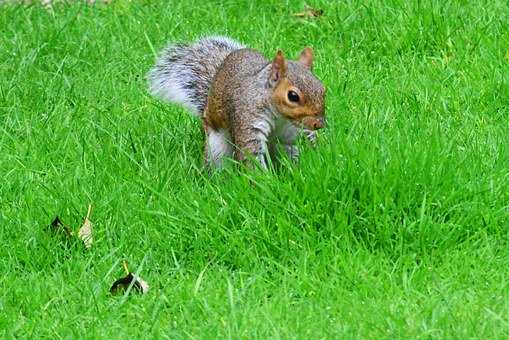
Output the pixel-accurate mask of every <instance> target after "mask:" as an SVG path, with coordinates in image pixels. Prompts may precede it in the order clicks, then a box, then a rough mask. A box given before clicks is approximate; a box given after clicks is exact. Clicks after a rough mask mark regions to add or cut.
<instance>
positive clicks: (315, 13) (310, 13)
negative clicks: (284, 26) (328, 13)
mask: <svg viewBox="0 0 509 340" xmlns="http://www.w3.org/2000/svg"><path fill="white" fill-rule="evenodd" d="M323 13H324V11H323V9H314V8H313V7H310V6H306V8H305V9H304V11H302V12H297V13H294V14H293V16H295V17H299V18H318V17H321V16H322V15H323Z"/></svg>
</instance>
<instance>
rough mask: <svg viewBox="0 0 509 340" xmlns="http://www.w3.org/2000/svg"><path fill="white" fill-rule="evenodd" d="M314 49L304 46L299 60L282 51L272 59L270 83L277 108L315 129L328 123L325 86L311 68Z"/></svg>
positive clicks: (297, 121)
mask: <svg viewBox="0 0 509 340" xmlns="http://www.w3.org/2000/svg"><path fill="white" fill-rule="evenodd" d="M312 68H313V50H312V49H311V48H310V47H306V48H304V50H303V51H302V52H301V54H300V57H299V59H298V60H297V61H293V60H288V61H286V60H285V58H284V56H283V52H281V51H278V52H277V54H276V56H275V57H274V59H273V60H272V67H271V72H270V76H269V82H268V84H269V86H270V87H271V88H272V89H273V92H272V102H273V103H274V106H275V107H276V110H277V111H278V112H279V113H280V114H281V115H282V116H283V117H285V118H286V119H288V120H289V121H291V122H292V123H294V124H296V125H299V126H303V127H306V128H308V129H311V130H317V129H321V128H323V127H324V126H325V87H324V86H323V84H322V82H321V81H320V80H318V78H316V77H315V76H314V75H313V73H312V72H311V71H312Z"/></svg>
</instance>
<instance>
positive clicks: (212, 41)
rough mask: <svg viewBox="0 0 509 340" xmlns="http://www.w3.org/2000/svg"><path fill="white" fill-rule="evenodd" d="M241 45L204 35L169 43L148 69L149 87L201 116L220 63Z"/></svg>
mask: <svg viewBox="0 0 509 340" xmlns="http://www.w3.org/2000/svg"><path fill="white" fill-rule="evenodd" d="M243 47H244V46H243V45H241V44H240V43H238V42H236V41H234V40H232V39H230V38H227V37H220V36H214V37H206V38H203V39H200V40H198V41H196V42H194V43H190V44H184V43H175V44H170V45H169V46H168V47H167V48H166V49H164V50H163V52H162V53H161V55H160V56H159V58H158V60H157V62H156V65H155V66H154V67H153V68H152V69H151V70H150V72H149V75H148V78H149V86H150V91H151V93H152V94H154V95H156V96H158V97H160V98H162V99H165V100H167V101H170V102H174V103H178V104H181V105H183V106H184V107H186V108H187V109H189V110H190V111H191V112H193V113H194V114H196V115H199V116H201V115H202V114H203V110H204V109H205V104H206V101H207V95H208V91H209V89H210V85H211V83H212V80H213V78H214V76H215V74H216V73H217V71H218V69H219V67H220V65H221V64H222V63H223V61H224V60H225V59H226V57H228V55H229V54H230V53H232V52H233V51H236V50H239V49H242V48H243Z"/></svg>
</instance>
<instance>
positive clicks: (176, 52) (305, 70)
mask: <svg viewBox="0 0 509 340" xmlns="http://www.w3.org/2000/svg"><path fill="white" fill-rule="evenodd" d="M312 68H313V50H312V49H311V48H310V47H305V48H304V49H303V50H302V52H301V54H300V56H299V58H298V59H297V60H296V61H293V60H286V59H285V57H284V56H283V52H282V51H281V50H278V51H277V53H276V55H275V57H274V58H273V59H272V61H269V60H268V59H266V58H265V57H264V56H263V55H262V54H261V53H260V52H258V51H256V50H254V49H249V48H246V47H245V46H244V45H242V44H241V43H239V42H237V41H234V40H232V39H230V38H228V37H221V36H212V37H205V38H202V39H199V40H197V41H195V42H191V43H172V44H170V45H169V46H168V47H166V48H165V49H164V50H163V51H162V52H161V54H160V56H159V57H158V59H157V61H156V63H155V66H153V68H152V69H151V70H150V72H149V74H148V80H149V88H150V92H151V93H152V94H153V95H155V96H157V97H159V98H161V99H164V100H167V101H169V102H173V103H177V104H180V105H182V106H184V107H185V108H187V109H188V110H189V111H191V112H192V113H193V114H194V115H196V116H198V117H200V118H201V119H202V122H203V129H204V132H205V136H206V137H205V147H204V162H205V165H206V166H208V167H211V168H221V167H222V165H223V162H224V159H225V157H228V158H232V157H233V158H234V159H235V160H236V161H239V162H241V163H245V162H248V164H250V165H253V163H252V162H249V161H250V160H251V159H256V160H258V162H259V164H260V166H261V167H262V168H264V169H267V167H268V165H269V163H268V159H270V160H271V161H275V160H277V159H278V157H280V156H281V153H282V152H285V153H286V154H287V155H288V156H289V157H290V159H292V160H297V159H298V156H299V150H298V147H297V145H296V141H297V138H298V136H299V134H300V131H303V132H304V133H305V135H306V137H307V138H308V139H309V140H310V141H311V142H312V143H313V144H314V141H315V137H316V132H315V131H316V130H318V129H320V128H323V127H324V126H325V108H324V106H325V87H324V85H323V84H322V82H321V81H320V80H319V79H318V78H317V77H315V76H314V75H313V73H312ZM269 157H270V158H269Z"/></svg>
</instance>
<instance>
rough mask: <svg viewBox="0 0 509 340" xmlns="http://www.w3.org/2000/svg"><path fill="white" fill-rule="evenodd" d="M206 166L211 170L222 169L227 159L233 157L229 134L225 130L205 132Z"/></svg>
mask: <svg viewBox="0 0 509 340" xmlns="http://www.w3.org/2000/svg"><path fill="white" fill-rule="evenodd" d="M204 151H205V152H204V160H205V165H206V166H208V167H211V168H216V169H220V168H221V167H222V166H223V161H224V158H225V157H232V156H233V147H232V144H231V141H230V136H229V133H228V132H227V131H225V130H223V129H220V130H215V129H213V128H207V129H206V130H205V150H204Z"/></svg>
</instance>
